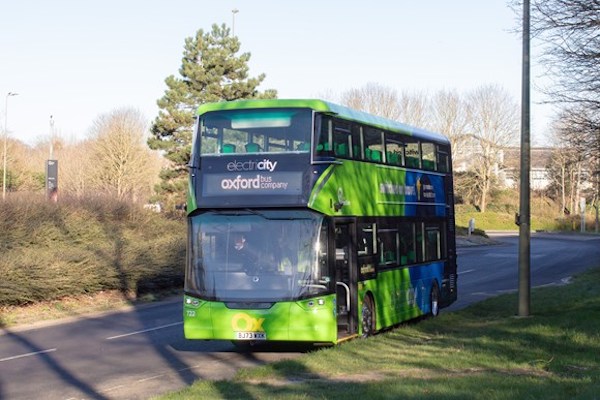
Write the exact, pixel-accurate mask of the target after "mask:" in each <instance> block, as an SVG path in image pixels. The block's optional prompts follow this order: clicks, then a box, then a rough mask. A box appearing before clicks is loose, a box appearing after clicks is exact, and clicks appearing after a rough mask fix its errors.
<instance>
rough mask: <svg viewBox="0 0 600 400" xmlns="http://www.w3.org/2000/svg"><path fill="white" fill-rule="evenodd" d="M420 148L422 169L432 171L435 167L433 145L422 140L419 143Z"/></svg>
mask: <svg viewBox="0 0 600 400" xmlns="http://www.w3.org/2000/svg"><path fill="white" fill-rule="evenodd" d="M421 150H422V160H421V162H422V165H423V169H426V170H429V171H434V170H435V169H436V168H435V161H436V157H435V145H434V144H433V143H427V142H422V143H421Z"/></svg>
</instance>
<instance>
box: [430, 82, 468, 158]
mask: <svg viewBox="0 0 600 400" xmlns="http://www.w3.org/2000/svg"><path fill="white" fill-rule="evenodd" d="M466 111H467V110H466V105H465V101H464V100H463V98H462V96H461V95H460V94H459V93H458V92H456V91H455V90H441V91H439V92H437V93H435V94H434V96H433V99H432V101H431V115H432V116H433V125H432V127H431V129H432V130H433V131H435V132H440V133H442V134H444V135H446V136H447V137H448V139H449V140H450V144H451V147H452V155H453V160H455V162H456V161H459V162H460V160H461V159H462V158H464V157H465V156H466V154H467V152H466V151H465V148H466V146H465V145H464V144H465V142H466V141H467V139H468V135H467V134H466V133H467V131H466V128H467V113H466Z"/></svg>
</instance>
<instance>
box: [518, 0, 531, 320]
mask: <svg viewBox="0 0 600 400" xmlns="http://www.w3.org/2000/svg"><path fill="white" fill-rule="evenodd" d="M529 20H530V16H529V0H524V1H523V60H522V64H523V65H522V76H521V79H522V81H521V174H520V181H521V185H520V205H519V214H518V215H517V223H518V225H519V317H528V316H529V306H530V303H531V301H530V292H531V276H530V275H531V266H530V263H531V246H530V245H531V210H530V186H531V185H530V175H529V174H530V172H529V171H530V169H531V158H530V157H531V148H530V97H529V89H530V75H529V64H530V59H529V54H530V53H529Z"/></svg>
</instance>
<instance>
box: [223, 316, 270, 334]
mask: <svg viewBox="0 0 600 400" xmlns="http://www.w3.org/2000/svg"><path fill="white" fill-rule="evenodd" d="M264 321H265V319H264V318H252V317H251V316H249V315H248V314H244V313H238V314H235V315H234V316H233V318H232V319H231V328H233V330H234V331H236V332H264V329H263V327H262V324H263V322H264Z"/></svg>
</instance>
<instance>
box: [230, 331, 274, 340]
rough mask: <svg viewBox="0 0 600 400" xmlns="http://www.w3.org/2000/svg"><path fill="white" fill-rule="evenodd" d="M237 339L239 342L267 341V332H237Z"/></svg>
mask: <svg viewBox="0 0 600 400" xmlns="http://www.w3.org/2000/svg"><path fill="white" fill-rule="evenodd" d="M235 338H236V339H237V340H267V334H266V333H265V332H236V333H235Z"/></svg>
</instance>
